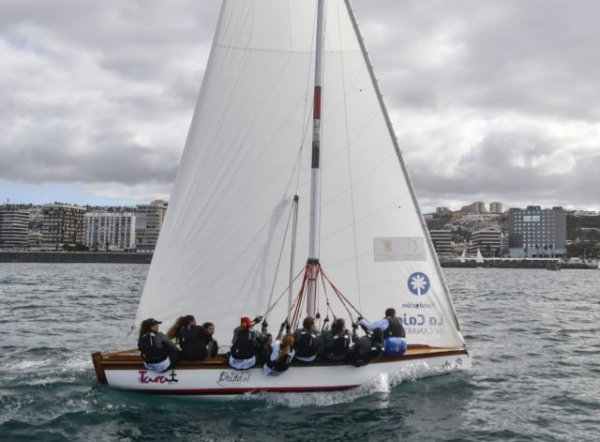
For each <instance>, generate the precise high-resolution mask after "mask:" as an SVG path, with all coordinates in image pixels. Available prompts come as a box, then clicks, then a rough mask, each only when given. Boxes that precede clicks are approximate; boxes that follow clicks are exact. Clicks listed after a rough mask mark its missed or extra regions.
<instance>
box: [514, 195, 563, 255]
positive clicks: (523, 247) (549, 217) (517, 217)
mask: <svg viewBox="0 0 600 442" xmlns="http://www.w3.org/2000/svg"><path fill="white" fill-rule="evenodd" d="M508 228H509V248H510V253H511V256H512V257H522V256H529V257H532V256H537V257H544V256H546V257H548V256H557V255H564V254H565V253H566V246H565V244H566V242H567V212H565V211H564V210H563V208H562V207H553V208H552V209H541V208H540V206H528V207H527V208H526V209H525V210H523V209H516V208H511V209H510V210H509V212H508Z"/></svg>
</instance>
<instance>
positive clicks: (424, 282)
mask: <svg viewBox="0 0 600 442" xmlns="http://www.w3.org/2000/svg"><path fill="white" fill-rule="evenodd" d="M429 287H431V283H430V282H429V278H428V277H427V275H426V274H425V273H422V272H415V273H413V274H412V275H410V276H409V277H408V290H410V292H411V293H412V294H413V295H417V296H418V295H425V294H426V293H427V292H428V291H429Z"/></svg>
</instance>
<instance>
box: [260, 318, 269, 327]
mask: <svg viewBox="0 0 600 442" xmlns="http://www.w3.org/2000/svg"><path fill="white" fill-rule="evenodd" d="M262 326H263V328H267V327H268V326H269V323H268V322H267V320H266V319H265V320H264V321H263V322H262Z"/></svg>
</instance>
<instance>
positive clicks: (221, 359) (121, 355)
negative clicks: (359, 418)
mask: <svg viewBox="0 0 600 442" xmlns="http://www.w3.org/2000/svg"><path fill="white" fill-rule="evenodd" d="M464 354H467V350H466V349H465V348H433V347H428V346H424V345H409V346H408V349H407V350H406V353H404V354H403V355H402V356H381V357H380V358H378V359H376V360H375V361H373V362H372V363H373V364H377V363H383V362H390V361H396V360H410V359H422V358H428V357H432V356H452V355H464ZM92 359H93V361H94V368H95V370H96V376H97V377H98V380H99V381H100V382H101V383H103V384H106V383H107V381H106V374H105V372H104V370H144V369H145V368H144V365H143V363H142V358H141V357H140V352H139V351H138V350H137V349H129V350H122V351H116V352H110V353H101V352H96V353H93V354H92ZM306 365H310V366H330V365H336V364H332V363H331V362H326V361H319V360H317V361H315V362H312V363H310V364H306V363H302V362H298V361H295V362H293V363H292V366H306ZM338 365H339V364H338ZM228 368H230V367H229V365H228V364H227V361H226V360H225V355H222V354H220V355H217V356H215V357H212V358H207V359H204V360H202V361H185V360H182V361H181V362H180V363H179V364H178V365H177V370H202V369H228Z"/></svg>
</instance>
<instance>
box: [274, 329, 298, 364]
mask: <svg viewBox="0 0 600 442" xmlns="http://www.w3.org/2000/svg"><path fill="white" fill-rule="evenodd" d="M293 346H294V337H293V336H292V335H285V336H284V337H283V338H281V345H280V346H279V356H278V357H277V359H278V360H283V359H285V358H286V357H287V355H289V354H290V351H292V347H293Z"/></svg>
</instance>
